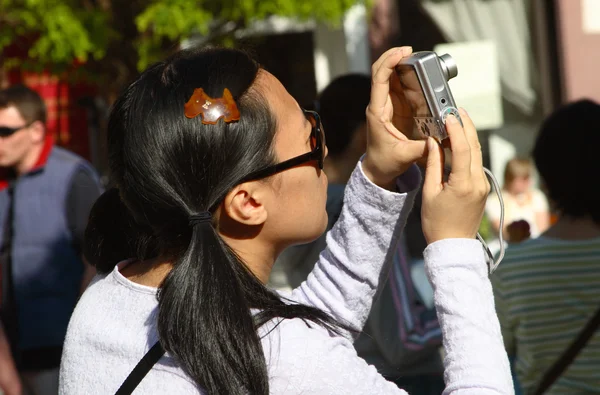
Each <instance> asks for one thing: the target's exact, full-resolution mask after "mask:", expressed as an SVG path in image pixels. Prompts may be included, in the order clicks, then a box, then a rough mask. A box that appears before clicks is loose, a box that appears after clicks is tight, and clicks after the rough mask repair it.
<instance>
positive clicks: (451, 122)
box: [446, 114, 458, 124]
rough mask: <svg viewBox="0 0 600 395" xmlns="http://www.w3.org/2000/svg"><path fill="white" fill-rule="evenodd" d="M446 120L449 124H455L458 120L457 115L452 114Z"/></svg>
mask: <svg viewBox="0 0 600 395" xmlns="http://www.w3.org/2000/svg"><path fill="white" fill-rule="evenodd" d="M446 122H448V123H449V124H455V123H457V122H458V119H456V117H455V116H454V115H452V114H450V115H448V117H447V118H446Z"/></svg>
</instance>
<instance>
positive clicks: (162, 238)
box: [85, 48, 339, 395]
mask: <svg viewBox="0 0 600 395" xmlns="http://www.w3.org/2000/svg"><path fill="white" fill-rule="evenodd" d="M259 70H260V67H259V65H258V64H257V63H256V62H255V61H254V60H252V59H251V58H250V57H249V56H248V55H246V54H245V53H244V52H241V51H238V50H233V49H218V48H210V49H208V48H207V49H192V50H185V51H181V52H179V53H177V54H175V55H173V56H172V57H170V58H169V59H167V60H165V61H163V62H160V63H157V64H155V65H153V66H151V67H150V68H149V69H148V70H146V71H145V72H144V73H142V74H141V76H140V77H139V78H138V79H137V80H136V81H135V82H133V83H132V84H131V85H130V86H129V87H128V88H127V89H126V91H125V92H124V93H123V95H122V96H121V97H120V98H119V99H118V100H117V101H116V103H115V105H114V107H113V109H112V111H111V114H110V119H109V127H108V150H109V168H110V176H111V181H112V182H113V183H114V184H115V185H116V189H114V190H109V191H107V192H106V193H105V194H104V195H103V196H102V197H101V198H100V199H99V200H98V202H97V203H96V206H95V207H94V208H93V210H92V215H91V218H90V224H89V225H88V229H87V232H86V236H87V238H86V248H85V251H86V257H87V259H88V260H89V261H90V262H92V263H95V264H96V267H97V268H98V270H99V271H100V272H108V271H109V270H112V269H113V268H114V266H115V264H116V263H117V262H118V261H120V260H123V259H127V258H131V257H134V258H138V259H140V260H143V259H149V258H152V257H160V258H161V259H163V258H166V259H170V260H171V261H172V262H173V268H172V270H171V271H170V272H169V274H168V275H167V277H166V278H165V280H164V281H163V283H162V285H161V286H160V288H159V293H158V301H159V313H158V332H159V338H160V342H161V344H162V346H163V347H164V348H165V350H166V351H167V352H169V353H170V354H171V355H173V356H174V357H175V358H176V359H177V360H178V361H179V363H180V365H181V366H182V368H183V369H184V370H185V371H186V372H187V373H188V374H189V375H190V377H191V378H192V379H193V380H194V381H195V382H196V383H197V384H198V385H199V386H201V387H202V388H204V390H206V391H207V393H208V394H233V395H236V394H263V395H267V394H268V393H269V380H268V375H267V367H266V362H265V357H264V354H263V350H262V345H261V342H260V339H259V337H258V334H257V329H258V327H260V326H261V325H263V324H265V323H266V322H267V321H270V320H272V319H273V318H276V317H281V319H283V318H302V319H304V320H305V321H307V322H308V321H312V322H314V323H317V324H319V325H322V326H324V327H326V328H327V329H330V330H332V331H335V332H338V331H339V329H338V328H339V327H338V326H337V324H336V322H335V321H334V320H333V319H332V318H331V317H330V316H329V315H327V314H326V313H324V312H323V311H321V310H318V309H316V308H314V307H309V306H303V305H297V304H288V303H284V302H283V301H282V300H281V298H280V297H279V296H278V295H277V294H276V293H274V292H273V291H271V290H269V289H267V288H266V287H265V285H264V284H262V283H261V282H260V281H259V280H258V279H257V278H256V277H255V276H254V275H253V274H252V273H251V272H250V270H249V269H248V268H247V267H246V266H245V264H244V263H243V262H242V260H241V259H240V258H239V257H238V256H237V255H236V254H235V252H234V251H233V250H232V249H231V248H229V246H228V245H227V244H226V243H225V242H224V241H223V239H222V238H221V237H220V235H219V234H218V232H217V230H216V229H215V228H214V227H213V226H210V225H208V226H207V225H206V224H204V225H198V226H193V227H192V226H190V225H189V223H188V219H189V217H190V216H192V215H196V214H198V213H202V212H205V211H210V212H212V213H214V211H215V209H216V208H217V207H218V206H219V204H220V203H221V201H222V199H223V198H224V197H225V195H226V194H227V193H228V191H230V190H231V189H232V188H233V187H234V186H235V185H237V184H238V183H239V182H240V180H242V179H243V178H244V176H246V175H247V174H249V173H250V172H253V171H256V170H258V169H261V168H263V167H266V166H267V165H271V164H273V163H274V161H275V157H274V154H273V148H272V142H273V138H274V135H275V130H276V126H277V125H276V121H275V118H274V115H273V114H272V113H271V111H270V108H269V105H268V103H267V102H266V101H265V100H264V98H263V97H261V95H260V94H259V93H258V92H257V91H256V90H255V89H254V88H253V84H254V81H255V78H256V76H257V74H258V73H259ZM195 88H203V89H204V91H205V92H206V94H207V95H209V96H211V97H221V96H222V94H223V90H224V88H228V89H229V90H230V92H231V93H232V95H233V97H234V99H235V100H236V102H237V105H238V108H239V110H240V113H241V118H240V120H239V121H238V122H232V123H225V122H223V120H220V121H218V122H217V124H216V125H205V124H202V123H201V117H200V116H199V117H196V118H193V119H188V118H186V117H185V116H184V104H185V103H186V101H187V100H188V99H189V98H190V97H191V96H192V93H193V91H194V89H195ZM116 217H118V220H117V221H116V222H113V223H111V222H110V221H109V218H110V219H114V218H116ZM250 309H257V311H258V313H256V314H254V315H253V314H252V313H251V310H250Z"/></svg>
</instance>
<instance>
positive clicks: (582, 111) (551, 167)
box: [533, 99, 600, 224]
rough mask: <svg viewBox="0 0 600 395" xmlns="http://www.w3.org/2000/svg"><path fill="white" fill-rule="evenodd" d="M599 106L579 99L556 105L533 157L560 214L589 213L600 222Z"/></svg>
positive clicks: (583, 214)
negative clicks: (599, 184)
mask: <svg viewBox="0 0 600 395" xmlns="http://www.w3.org/2000/svg"><path fill="white" fill-rule="evenodd" d="M599 119H600V105H598V104H597V103H595V102H593V101H591V100H587V99H586V100H579V101H576V102H573V103H569V104H567V105H564V106H562V107H560V108H558V109H557V110H556V111H555V112H554V113H552V114H551V115H550V116H549V117H548V118H547V119H546V120H545V121H544V122H543V123H542V126H541V128H540V131H539V134H538V136H537V140H536V142H535V146H534V149H533V159H534V161H535V165H536V167H537V169H538V172H539V174H540V177H541V179H542V181H543V183H544V185H545V187H546V189H547V193H548V197H549V198H550V199H551V201H552V203H553V204H555V205H556V208H557V209H558V210H559V211H560V212H561V213H562V214H564V215H567V216H570V217H573V218H581V217H584V216H588V215H589V216H591V218H592V219H593V220H594V222H596V223H598V224H600V205H598V202H600V188H598V186H597V185H596V184H595V182H594V180H595V179H596V177H597V176H598V173H600V161H598V152H597V151H598V147H599V146H600V129H599V128H598V126H597V124H598V120H599Z"/></svg>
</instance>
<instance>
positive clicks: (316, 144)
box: [241, 110, 325, 182]
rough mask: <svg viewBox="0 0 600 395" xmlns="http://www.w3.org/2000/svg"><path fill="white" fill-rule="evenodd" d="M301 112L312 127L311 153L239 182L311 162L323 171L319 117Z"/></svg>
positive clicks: (321, 132)
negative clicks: (315, 163) (314, 162)
mask: <svg viewBox="0 0 600 395" xmlns="http://www.w3.org/2000/svg"><path fill="white" fill-rule="evenodd" d="M302 111H304V115H305V116H306V119H308V121H309V122H310V124H311V125H312V130H311V132H310V147H311V151H310V152H307V153H306V154H302V155H299V156H296V157H294V158H292V159H288V160H286V161H283V162H281V163H277V164H275V165H272V166H269V167H265V168H264V169H261V170H257V171H255V172H252V173H250V174H248V175H247V176H246V177H244V178H243V180H242V181H241V182H246V181H254V180H260V179H261V178H266V177H269V176H272V175H274V174H277V173H280V172H282V171H284V170H287V169H291V168H292V167H296V166H298V165H302V164H304V163H308V162H311V161H316V162H317V164H318V166H319V169H320V170H323V159H324V156H325V134H324V133H323V126H322V125H321V117H319V114H317V113H316V112H315V111H308V110H302Z"/></svg>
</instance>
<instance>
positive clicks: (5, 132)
mask: <svg viewBox="0 0 600 395" xmlns="http://www.w3.org/2000/svg"><path fill="white" fill-rule="evenodd" d="M29 126H31V124H29V125H25V126H19V127H17V128H9V127H8V126H0V137H8V136H12V135H13V134H15V133H17V132H18V131H19V130H21V129H25V128H27V127H29Z"/></svg>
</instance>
